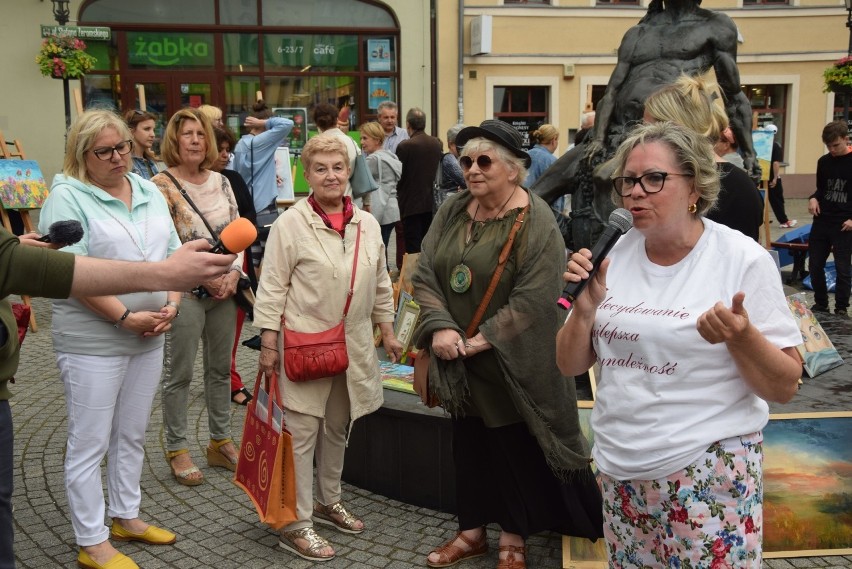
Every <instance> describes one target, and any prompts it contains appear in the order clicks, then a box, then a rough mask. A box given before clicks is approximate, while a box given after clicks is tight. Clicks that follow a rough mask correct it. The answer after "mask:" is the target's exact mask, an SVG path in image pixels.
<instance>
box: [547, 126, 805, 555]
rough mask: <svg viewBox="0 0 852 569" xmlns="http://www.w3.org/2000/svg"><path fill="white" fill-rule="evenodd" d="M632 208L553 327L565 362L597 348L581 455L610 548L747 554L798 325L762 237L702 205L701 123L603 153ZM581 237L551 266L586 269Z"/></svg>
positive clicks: (792, 366) (591, 355) (707, 198)
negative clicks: (577, 246)
mask: <svg viewBox="0 0 852 569" xmlns="http://www.w3.org/2000/svg"><path fill="white" fill-rule="evenodd" d="M615 164H616V165H617V169H616V172H615V174H614V177H613V188H614V191H615V193H614V199H615V200H616V203H617V204H618V205H621V206H622V207H624V208H626V209H628V210H629V211H630V213H631V214H632V215H633V224H634V225H633V229H631V230H630V231H628V232H627V233H626V234H625V235H624V236H623V237H622V238H621V240H620V241H619V242H618V243H617V244H616V245H615V247H614V248H613V249H612V251H611V252H610V254H609V255H608V259H607V260H605V261H604V262H603V263H601V265H600V270H599V271H598V272H597V273H596V274H595V275H593V276H592V278H591V280H590V281H589V283H588V287H587V289H586V290H585V291H584V292H581V293H580V294H578V295H577V297H576V299H575V303H574V305H573V311H572V312H571V314H570V316H569V318H568V319H567V321H566V323H565V325H564V326H563V327H562V329H561V330H560V331H559V334H558V336H557V361H558V364H559V367H560V369H561V371H562V373H563V374H565V375H576V374H578V373H582V372H583V371H585V370H587V369H588V368H589V367H591V366H592V364H594V363H595V362H597V363H598V364H599V365H600V380H599V383H598V389H597V398H596V401H595V408H594V410H593V412H592V429H593V430H594V433H595V446H594V449H593V453H592V455H593V458H594V461H595V464H596V466H597V468H598V471H599V472H600V479H601V485H602V489H603V494H604V510H603V511H604V535H605V537H606V540H607V549H608V554H609V559H610V564H612V565H615V566H625V565H630V566H652V567H661V566H669V564H670V563H671V562H672V561H677V562H679V563H680V564H681V565H682V564H684V562H687V561H688V562H689V563H690V564H691V566H692V567H710V566H711V565H712V566H716V565H717V564H719V563H725V564H726V565H725V566H728V567H755V568H759V567H760V566H761V557H762V549H761V540H762V521H763V507H762V496H763V491H762V471H761V462H762V448H761V442H762V434H761V429H763V427H764V426H765V425H766V423H767V421H768V418H769V409H768V405H767V403H766V402H767V401H776V402H781V403H784V402H787V401H789V400H790V399H791V398H792V397H793V395H794V394H795V393H796V390H797V380H798V379H799V377H801V371H802V364H801V360H800V359H799V356H798V353H797V352H796V349H795V346H796V345H797V344H799V343H800V342H801V335H800V334H799V331H798V329H797V327H796V324H795V322H794V320H793V318H792V316H791V314H790V312H789V310H788V309H787V303H786V300H785V297H784V293H783V289H782V286H781V279H780V275H779V273H778V270H777V268H776V266H775V264H774V262H773V261H772V258H771V257H770V256H769V255H768V253H767V252H766V251H765V250H764V249H763V248H761V247H760V245H758V244H757V243H756V242H754V240H752V239H749V238H748V237H746V236H744V235H743V234H742V233H740V232H738V231H734V230H732V229H729V228H727V227H725V226H723V225H720V224H717V223H714V222H713V221H710V220H708V219H706V218H705V217H704V214H705V213H706V212H707V211H708V210H710V209H711V208H712V207H713V205H714V203H715V201H716V197H717V195H718V192H719V174H718V170H717V169H716V167H715V163H714V157H713V149H712V147H711V146H710V143H709V142H708V141H707V139H706V138H705V137H702V136H700V135H698V134H696V133H694V132H692V131H691V130H686V129H684V128H682V127H679V126H677V125H675V124H673V123H669V122H660V123H656V124H649V125H643V126H640V127H638V128H637V129H636V130H635V131H634V132H633V133H632V134H631V135H630V136H629V137H628V138H627V140H625V142H624V143H623V144H622V146H621V147H620V148H619V150H618V153H617V154H616V157H615ZM591 256H592V255H591V252H590V251H589V250H588V249H581V250H580V251H579V252H577V253H575V254H573V255H572V256H571V259H570V261H569V262H568V270H567V272H566V273H565V280H566V281H567V282H569V283H576V282H580V281H581V280H583V279H586V278H589V274H590V271H591V270H592V267H593V263H592V261H591V260H590V259H591Z"/></svg>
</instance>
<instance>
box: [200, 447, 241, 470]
mask: <svg viewBox="0 0 852 569" xmlns="http://www.w3.org/2000/svg"><path fill="white" fill-rule="evenodd" d="M233 442H234V441H232V440H231V439H222V440H221V441H216V440H213V439H210V444H209V445H208V446H207V466H218V467H221V468H226V469H228V470H230V471H231V472H236V470H237V457H234V458H229V457H228V456H227V455H226V454H225V453H223V452H222V450H221V449H222V447H223V446H225V445H226V444H228V443H233Z"/></svg>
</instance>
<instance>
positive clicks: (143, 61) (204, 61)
mask: <svg viewBox="0 0 852 569" xmlns="http://www.w3.org/2000/svg"><path fill="white" fill-rule="evenodd" d="M127 59H128V61H129V63H130V67H131V68H133V69H165V68H168V69H202V68H212V67H213V66H214V63H215V51H214V46H213V34H192V33H184V32H128V33H127Z"/></svg>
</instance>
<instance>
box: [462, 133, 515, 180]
mask: <svg viewBox="0 0 852 569" xmlns="http://www.w3.org/2000/svg"><path fill="white" fill-rule="evenodd" d="M488 150H493V151H494V154H496V155H497V158H498V159H499V160H501V161H503V162H505V163H506V164H508V165H509V166H511V167H513V168H515V169H516V170H517V171H518V178H517V179H516V180H515V183H516V184H518V185H521V184H523V183H524V180H526V179H527V167H526V166H525V165H524V159H523V158H519V157H517V156H515V155H514V154H512V152H511V151H509V149H507V148H506V147H505V146H503V145H502V144H497V143H496V142H491V141H490V140H488V139H487V138H483V137H478V138H472V139H470V140H468V141H467V142H466V143H465V145H464V148H462V151H461V154H460V156H470V155H471V154H482V153H483V152H486V151H488Z"/></svg>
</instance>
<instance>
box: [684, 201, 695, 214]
mask: <svg viewBox="0 0 852 569" xmlns="http://www.w3.org/2000/svg"><path fill="white" fill-rule="evenodd" d="M686 211H688V212H689V213H695V212H696V211H698V206H697V205H695V204H694V203H691V204H689V207H688V208H686Z"/></svg>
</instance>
